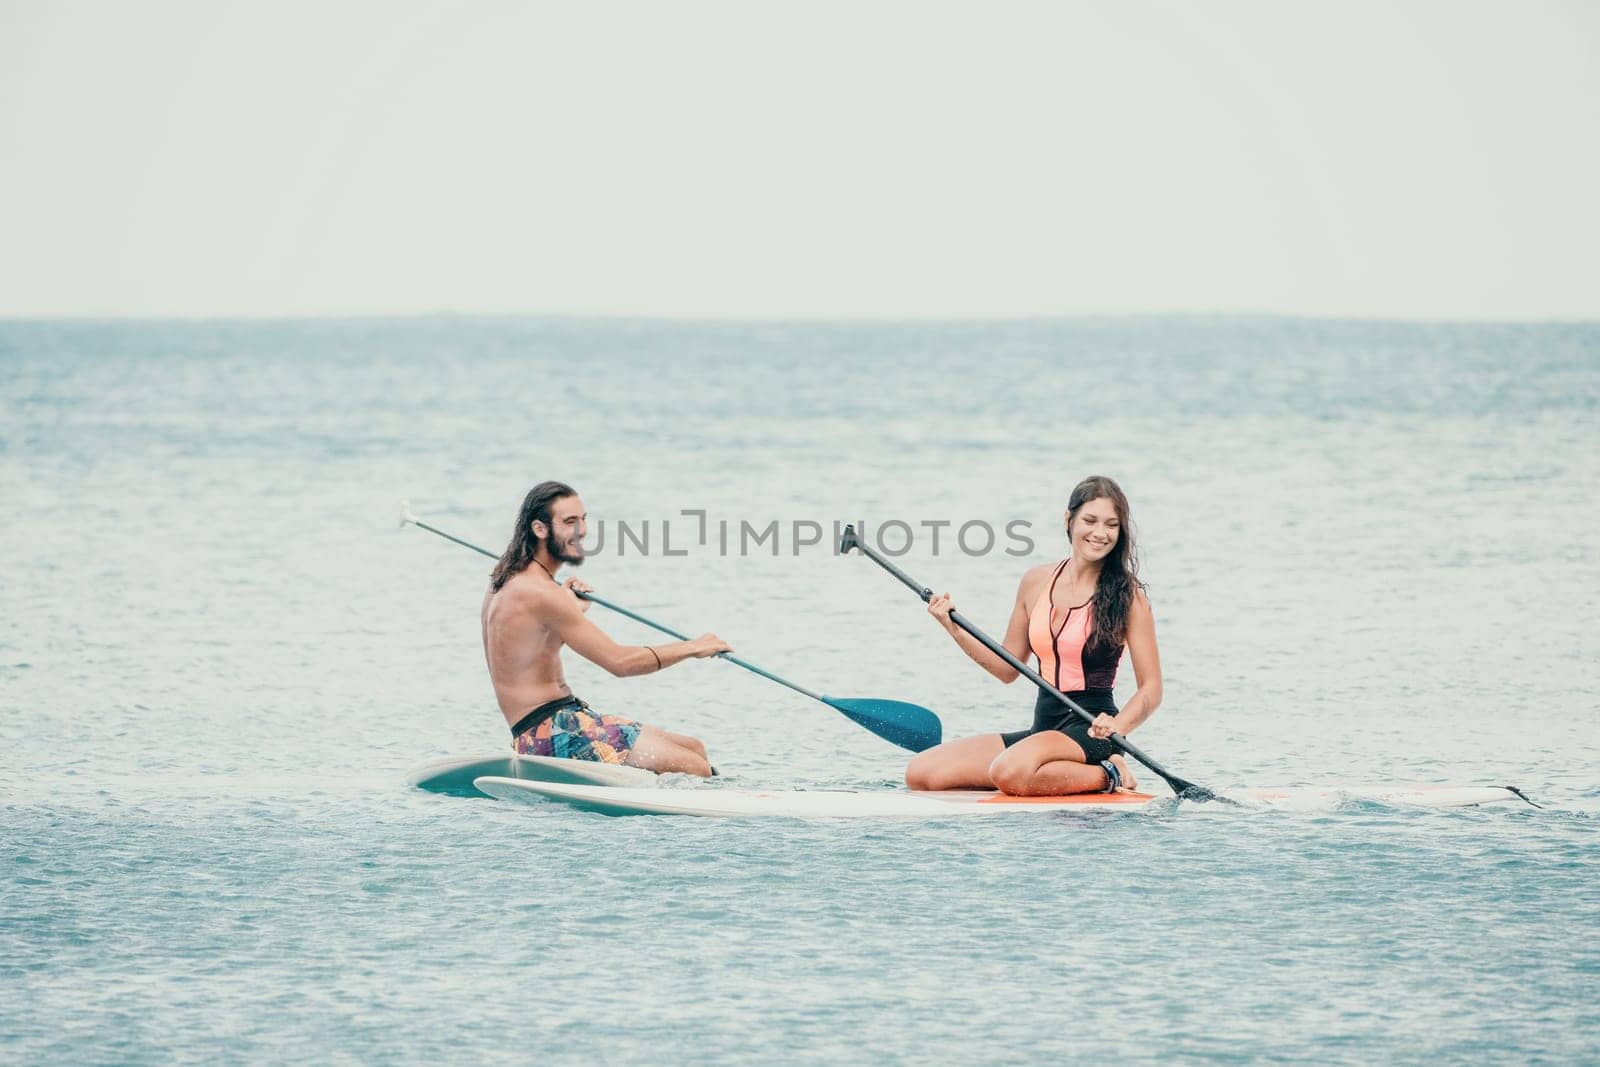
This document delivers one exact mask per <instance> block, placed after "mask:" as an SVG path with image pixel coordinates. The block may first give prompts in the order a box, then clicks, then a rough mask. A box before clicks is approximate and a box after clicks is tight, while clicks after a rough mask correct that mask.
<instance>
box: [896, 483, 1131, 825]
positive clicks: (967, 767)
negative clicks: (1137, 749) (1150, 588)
mask: <svg viewBox="0 0 1600 1067" xmlns="http://www.w3.org/2000/svg"><path fill="white" fill-rule="evenodd" d="M1067 541H1068V545H1069V549H1070V552H1071V555H1069V556H1068V557H1067V558H1066V559H1064V560H1062V561H1061V562H1060V563H1047V564H1044V565H1042V566H1039V567H1034V568H1033V569H1032V570H1030V571H1028V572H1027V573H1026V574H1024V575H1023V576H1022V584H1021V585H1019V586H1018V587H1017V602H1016V605H1015V607H1013V608H1012V611H1011V622H1010V624H1009V625H1008V626H1007V627H1006V636H1005V641H1004V642H1002V643H1003V644H1004V645H1005V648H1006V651H1008V652H1010V653H1011V654H1012V655H1013V656H1015V657H1017V658H1018V659H1022V660H1025V659H1026V658H1027V656H1028V654H1029V653H1030V652H1031V653H1032V654H1033V655H1034V656H1035V657H1037V659H1038V661H1039V673H1040V674H1041V675H1043V676H1044V679H1045V681H1047V682H1050V683H1052V684H1053V685H1054V686H1055V687H1056V688H1057V689H1060V690H1061V691H1062V692H1063V693H1065V694H1066V695H1067V696H1069V697H1071V698H1072V700H1073V701H1075V702H1076V703H1077V704H1078V705H1079V706H1080V707H1082V708H1083V709H1084V710H1085V711H1088V712H1091V713H1097V714H1095V719H1094V723H1093V724H1092V725H1091V724H1089V723H1085V722H1084V721H1083V719H1082V718H1081V717H1080V716H1079V715H1078V714H1077V713H1075V712H1074V711H1072V710H1071V709H1070V708H1068V707H1067V706H1066V705H1065V704H1063V703H1061V702H1060V701H1059V700H1056V699H1055V698H1054V697H1052V696H1050V695H1049V694H1048V693H1044V692H1041V693H1040V694H1039V698H1038V700H1037V701H1036V702H1035V703H1034V708H1033V726H1032V727H1030V728H1029V729H1026V730H1017V731H1015V732H1014V733H1008V734H983V735H981V736H978V737H967V738H963V739H961V740H960V741H951V742H948V743H946V744H943V745H939V746H937V747H935V748H931V749H929V750H928V751H926V752H922V753H919V754H918V755H917V756H916V757H915V758H914V759H913V760H912V761H911V763H910V765H909V766H907V767H906V785H908V786H909V787H911V788H912V789H974V788H978V789H987V788H990V787H991V786H992V787H993V788H996V789H999V790H1001V791H1002V792H1005V793H1009V794H1011V795H1013V796H1060V795H1063V794H1067V793H1090V792H1095V791H1096V790H1099V791H1104V792H1108V793H1109V792H1114V791H1116V790H1118V789H1133V788H1134V787H1135V786H1136V785H1137V783H1136V782H1135V781H1134V777H1133V774H1132V772H1131V771H1130V770H1129V769H1128V765H1127V762H1126V761H1125V760H1124V759H1123V758H1122V756H1121V755H1120V754H1118V751H1117V749H1116V746H1115V745H1113V744H1112V743H1111V742H1110V741H1109V740H1108V738H1109V737H1110V736H1111V734H1112V733H1113V732H1116V733H1120V734H1123V735H1127V734H1130V733H1132V732H1133V731H1134V729H1135V728H1136V727H1138V725H1139V724H1140V723H1142V722H1144V721H1145V720H1146V719H1148V718H1149V717H1150V714H1151V713H1152V712H1153V711H1155V710H1156V707H1157V705H1159V704H1160V703H1161V657H1160V654H1159V653H1158V651H1157V650H1156V624H1155V617H1154V616H1153V615H1152V614H1151V613H1150V602H1149V601H1148V600H1147V599H1146V598H1145V594H1144V584H1143V583H1142V582H1140V581H1139V564H1138V559H1137V557H1136V555H1135V553H1134V545H1133V530H1132V528H1131V527H1130V526H1129V525H1128V498H1127V497H1126V496H1124V495H1123V493H1122V489H1121V488H1119V487H1118V485H1117V483H1116V482H1114V481H1112V480H1111V479H1110V478H1101V477H1094V478H1085V479H1084V480H1083V481H1081V482H1079V483H1078V487H1077V488H1076V489H1074V490H1073V491H1072V496H1071V497H1070V498H1069V499H1068V501H1067ZM954 610H955V605H954V604H952V603H951V602H950V594H949V593H941V594H939V595H938V596H936V597H934V598H933V599H932V600H930V601H929V602H928V614H930V615H932V616H933V617H934V618H935V619H937V620H938V621H939V624H940V625H941V626H943V627H944V628H945V630H947V631H948V632H949V634H950V636H951V637H953V638H955V642H956V644H958V645H960V646H961V650H962V651H963V652H965V653H966V654H967V655H968V656H970V657H972V659H974V660H976V661H977V663H978V666H980V667H982V668H983V669H984V670H986V671H988V672H989V673H990V674H992V675H994V676H995V677H996V678H998V679H1000V680H1001V681H1002V682H1006V683H1008V684H1009V683H1011V682H1013V681H1015V680H1016V678H1017V671H1016V669H1015V668H1013V667H1011V666H1010V665H1009V664H1007V663H1006V662H1005V661H1004V660H1002V659H1001V658H1000V657H999V656H997V655H995V654H994V653H993V652H990V651H989V650H988V649H987V648H984V647H983V645H981V644H979V643H978V641H977V640H976V639H974V638H973V637H972V636H971V635H970V634H968V633H967V632H966V631H964V630H962V629H960V628H959V627H958V626H956V625H955V623H953V622H951V621H950V613H951V612H952V611H954ZM1124 645H1126V646H1127V649H1128V651H1129V653H1130V654H1131V655H1132V658H1133V676H1134V678H1135V680H1136V681H1137V682H1138V683H1139V688H1138V690H1137V691H1136V692H1135V693H1134V694H1133V696H1132V697H1131V698H1129V700H1128V703H1127V704H1126V705H1125V706H1124V707H1123V708H1122V710H1121V711H1120V712H1119V711H1118V710H1117V706H1116V704H1115V703H1113V702H1112V697H1111V687H1112V683H1113V682H1114V681H1115V679H1116V674H1117V663H1118V662H1119V661H1120V660H1121V658H1122V649H1123V646H1124Z"/></svg>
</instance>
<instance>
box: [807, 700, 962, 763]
mask: <svg viewBox="0 0 1600 1067" xmlns="http://www.w3.org/2000/svg"><path fill="white" fill-rule="evenodd" d="M822 699H823V701H824V702H825V703H826V704H827V705H828V706H829V707H831V708H835V709H837V710H839V711H842V712H844V714H845V715H847V716H849V717H850V718H851V719H852V720H853V721H855V722H858V723H860V724H861V725H862V726H865V727H866V728H867V729H868V730H871V731H872V732H873V733H875V734H877V735H878V736H879V737H881V738H883V739H884V740H885V741H888V742H889V743H891V744H895V745H899V746H900V747H901V748H906V749H910V750H911V751H912V752H921V751H922V750H923V749H928V748H932V747H933V746H934V745H937V744H938V743H939V739H940V738H941V737H943V736H944V727H943V726H941V725H940V724H939V716H937V715H935V714H934V713H933V712H931V711H929V710H928V709H927V708H924V707H922V706H920V705H918V704H908V703H906V702H905V701H903V700H877V699H875V698H872V697H823V698H822Z"/></svg>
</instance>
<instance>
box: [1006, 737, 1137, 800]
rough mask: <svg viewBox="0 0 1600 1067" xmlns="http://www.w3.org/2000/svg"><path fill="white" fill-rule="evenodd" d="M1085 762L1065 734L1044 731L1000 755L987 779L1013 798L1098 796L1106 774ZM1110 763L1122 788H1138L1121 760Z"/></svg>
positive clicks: (1103, 785) (1081, 753) (1115, 759)
mask: <svg viewBox="0 0 1600 1067" xmlns="http://www.w3.org/2000/svg"><path fill="white" fill-rule="evenodd" d="M1087 758H1088V757H1087V756H1085V755H1084V752H1083V748H1082V747H1081V746H1079V744H1078V743H1077V742H1076V741H1074V740H1073V739H1072V738H1070V737H1068V736H1067V735H1066V734H1063V733H1059V732H1058V731H1055V730H1044V731H1042V732H1040V733H1036V734H1034V735H1033V736H1032V737H1025V738H1023V739H1022V740H1021V741H1018V742H1017V743H1016V744H1014V745H1012V746H1011V747H1010V748H1008V749H1006V750H1005V751H1003V752H1001V753H1000V754H999V755H998V756H997V757H996V758H995V761H994V762H993V763H992V764H990V766H989V777H990V779H991V780H992V781H993V782H994V784H995V788H996V789H999V790H1000V791H1001V792H1002V793H1008V794H1010V795H1011V796H1015V797H1059V796H1067V795H1070V794H1072V793H1098V792H1100V791H1101V790H1102V789H1104V788H1105V787H1106V772H1105V770H1104V769H1103V768H1102V767H1101V766H1100V765H1099V764H1098V763H1096V764H1092V765H1091V764H1088V763H1086V762H1085V761H1086V760H1087ZM1111 761H1112V762H1113V763H1115V764H1116V765H1117V769H1118V770H1119V771H1121V772H1122V784H1123V787H1124V788H1126V789H1133V788H1134V787H1135V786H1137V785H1138V783H1137V782H1136V781H1135V780H1134V777H1133V772H1132V771H1131V770H1129V769H1128V765H1127V763H1126V761H1124V760H1123V758H1122V757H1121V756H1112V757H1111Z"/></svg>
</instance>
